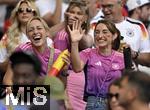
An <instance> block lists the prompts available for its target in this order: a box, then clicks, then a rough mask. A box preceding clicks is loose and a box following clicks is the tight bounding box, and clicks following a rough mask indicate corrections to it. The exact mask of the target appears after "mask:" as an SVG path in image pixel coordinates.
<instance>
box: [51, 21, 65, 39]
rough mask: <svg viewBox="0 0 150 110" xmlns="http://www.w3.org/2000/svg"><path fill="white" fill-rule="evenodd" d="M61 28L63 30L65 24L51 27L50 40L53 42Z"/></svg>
mask: <svg viewBox="0 0 150 110" xmlns="http://www.w3.org/2000/svg"><path fill="white" fill-rule="evenodd" d="M63 28H65V22H61V23H59V24H56V25H54V26H53V27H51V28H50V29H49V33H50V37H51V39H52V40H54V39H55V36H56V34H57V32H58V31H60V30H61V29H63Z"/></svg>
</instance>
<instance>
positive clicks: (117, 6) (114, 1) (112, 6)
mask: <svg viewBox="0 0 150 110" xmlns="http://www.w3.org/2000/svg"><path fill="white" fill-rule="evenodd" d="M101 7H102V12H103V14H104V16H105V18H106V19H108V20H110V21H114V20H115V19H117V18H118V15H120V14H121V10H122V4H121V1H120V0H101Z"/></svg>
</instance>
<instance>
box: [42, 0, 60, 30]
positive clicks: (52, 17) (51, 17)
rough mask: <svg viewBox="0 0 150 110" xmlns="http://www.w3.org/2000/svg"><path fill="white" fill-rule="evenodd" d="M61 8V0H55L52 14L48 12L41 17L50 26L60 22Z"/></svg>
mask: <svg viewBox="0 0 150 110" xmlns="http://www.w3.org/2000/svg"><path fill="white" fill-rule="evenodd" d="M61 9H62V0H56V8H55V11H54V13H53V14H52V13H51V12H49V13H47V14H46V15H45V16H43V19H44V20H45V21H46V22H47V23H48V25H49V26H50V27H51V26H53V25H55V24H57V23H59V22H60V19H61Z"/></svg>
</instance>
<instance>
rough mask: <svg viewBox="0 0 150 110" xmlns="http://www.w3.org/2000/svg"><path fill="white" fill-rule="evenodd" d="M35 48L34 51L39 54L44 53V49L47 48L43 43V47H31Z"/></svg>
mask: <svg viewBox="0 0 150 110" xmlns="http://www.w3.org/2000/svg"><path fill="white" fill-rule="evenodd" d="M33 47H34V48H35V50H36V51H38V52H39V53H43V52H44V51H45V49H46V48H47V47H48V46H47V44H46V43H45V44H44V46H43V45H42V46H38V47H36V46H33Z"/></svg>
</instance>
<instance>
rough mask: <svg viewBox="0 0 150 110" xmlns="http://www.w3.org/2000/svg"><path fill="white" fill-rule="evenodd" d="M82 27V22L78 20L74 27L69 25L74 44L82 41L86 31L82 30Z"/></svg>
mask: <svg viewBox="0 0 150 110" xmlns="http://www.w3.org/2000/svg"><path fill="white" fill-rule="evenodd" d="M81 25H82V23H81V21H79V20H76V21H74V22H73V25H72V27H71V26H69V25H68V26H67V27H68V30H69V33H70V39H71V42H72V43H75V42H79V41H80V40H81V39H82V37H83V35H84V33H85V30H83V29H82V27H81Z"/></svg>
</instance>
